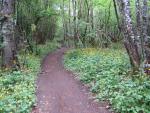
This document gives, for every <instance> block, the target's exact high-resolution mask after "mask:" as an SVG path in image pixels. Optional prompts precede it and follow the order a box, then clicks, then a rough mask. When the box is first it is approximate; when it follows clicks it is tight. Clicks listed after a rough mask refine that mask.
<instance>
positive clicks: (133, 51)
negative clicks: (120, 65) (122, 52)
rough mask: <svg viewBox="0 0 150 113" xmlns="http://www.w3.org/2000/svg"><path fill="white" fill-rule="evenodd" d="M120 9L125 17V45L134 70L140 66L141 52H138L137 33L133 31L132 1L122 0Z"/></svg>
mask: <svg viewBox="0 0 150 113" xmlns="http://www.w3.org/2000/svg"><path fill="white" fill-rule="evenodd" d="M120 7H121V8H120V9H122V11H121V14H122V17H123V33H124V45H125V48H126V50H127V53H128V55H129V58H130V61H131V65H132V67H133V69H134V70H139V68H140V54H139V52H138V46H137V43H136V41H135V40H136V38H137V36H136V34H135V33H134V31H133V25H132V19H131V12H130V2H129V0H121V5H120Z"/></svg>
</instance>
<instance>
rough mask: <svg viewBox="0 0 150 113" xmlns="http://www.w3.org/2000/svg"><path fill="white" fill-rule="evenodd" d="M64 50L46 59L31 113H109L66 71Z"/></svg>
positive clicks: (104, 106) (51, 54)
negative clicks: (35, 102)
mask: <svg viewBox="0 0 150 113" xmlns="http://www.w3.org/2000/svg"><path fill="white" fill-rule="evenodd" d="M66 50H67V49H65V48H61V49H59V50H57V51H55V52H53V53H50V54H49V55H47V56H46V57H45V59H44V60H43V63H42V70H41V73H40V74H39V77H38V80H37V92H36V95H37V106H36V107H35V108H34V109H33V111H32V113H110V112H109V111H108V110H107V109H106V106H107V104H106V103H97V102H94V101H93V99H90V98H89V97H90V93H89V90H88V88H87V87H85V86H84V85H83V84H82V83H81V82H80V81H78V80H76V79H75V76H74V75H73V74H72V73H71V72H69V71H67V70H65V69H64V67H63V63H62V62H63V55H64V53H65V51H66Z"/></svg>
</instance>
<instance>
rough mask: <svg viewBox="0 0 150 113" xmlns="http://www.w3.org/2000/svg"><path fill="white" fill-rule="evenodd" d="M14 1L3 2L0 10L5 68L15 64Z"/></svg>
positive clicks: (5, 0)
mask: <svg viewBox="0 0 150 113" xmlns="http://www.w3.org/2000/svg"><path fill="white" fill-rule="evenodd" d="M14 8H15V0H3V5H2V10H1V12H0V15H2V19H1V22H2V31H1V32H2V37H3V44H4V48H3V66H4V67H6V68H12V67H14V65H15V63H16V57H17V56H16V48H15V36H14V28H15V24H14V18H13V17H14V10H15V9H14Z"/></svg>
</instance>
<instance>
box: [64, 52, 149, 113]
mask: <svg viewBox="0 0 150 113" xmlns="http://www.w3.org/2000/svg"><path fill="white" fill-rule="evenodd" d="M64 63H65V66H66V67H67V68H68V69H69V70H72V71H74V72H76V73H77V74H78V76H77V77H78V78H79V79H80V80H81V81H83V82H84V83H86V84H88V85H90V86H91V91H92V92H93V93H96V94H97V96H96V98H97V99H100V100H109V102H110V104H111V105H112V107H113V109H114V110H115V111H116V112H121V113H149V112H150V108H149V106H150V96H149V93H150V79H149V77H147V76H145V75H142V76H141V75H130V72H129V69H130V65H129V60H128V57H127V55H126V53H125V52H124V51H123V50H113V49H105V50H101V49H78V50H72V51H69V52H67V53H66V55H65V58H64Z"/></svg>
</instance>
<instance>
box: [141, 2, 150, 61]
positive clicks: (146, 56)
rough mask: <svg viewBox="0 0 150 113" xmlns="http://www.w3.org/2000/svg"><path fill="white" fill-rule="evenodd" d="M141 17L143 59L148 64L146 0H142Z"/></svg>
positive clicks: (149, 48)
mask: <svg viewBox="0 0 150 113" xmlns="http://www.w3.org/2000/svg"><path fill="white" fill-rule="evenodd" d="M142 18H143V26H142V28H143V31H142V37H143V41H144V52H145V60H146V61H147V62H148V64H150V47H149V46H150V43H149V41H148V36H147V25H148V0H143V12H142Z"/></svg>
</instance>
